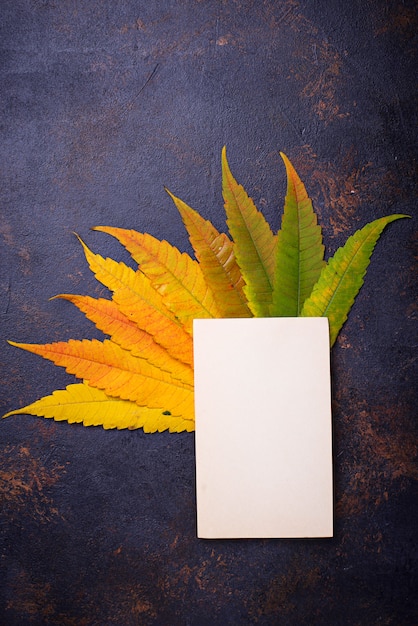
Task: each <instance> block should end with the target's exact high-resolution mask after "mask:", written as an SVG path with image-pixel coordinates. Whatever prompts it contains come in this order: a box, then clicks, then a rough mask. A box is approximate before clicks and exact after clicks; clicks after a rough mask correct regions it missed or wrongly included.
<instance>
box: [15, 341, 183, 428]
mask: <svg viewBox="0 0 418 626" xmlns="http://www.w3.org/2000/svg"><path fill="white" fill-rule="evenodd" d="M9 343H10V344H11V345H12V346H17V347H18V348H22V349H23V350H27V351H28V352H33V353H34V354H38V355H39V356H42V357H43V358H45V359H49V360H50V361H53V362H54V363H55V364H56V365H60V366H62V367H65V369H66V371H67V372H68V373H69V374H74V375H75V376H77V378H81V379H83V380H85V381H86V382H87V383H88V384H89V385H90V386H92V387H97V388H98V389H102V390H103V391H105V393H106V394H108V395H109V396H112V397H117V398H122V400H131V401H133V402H136V403H137V404H139V405H140V406H148V407H149V408H161V407H164V408H165V409H166V410H167V411H170V413H171V414H172V415H176V416H182V417H183V418H184V419H189V420H193V419H194V407H193V386H192V385H189V384H186V383H183V382H181V381H179V380H177V379H175V378H173V377H172V376H171V375H170V374H169V373H167V372H164V371H163V370H161V369H159V368H158V367H155V366H154V365H151V364H150V363H149V362H148V361H147V360H146V359H140V358H138V357H135V356H133V355H132V353H131V352H129V351H127V350H124V349H123V348H121V347H120V346H119V345H118V344H116V343H114V342H113V341H110V340H109V339H105V340H104V341H103V342H100V341H98V340H97V339H92V340H91V341H90V340H87V339H83V340H82V341H77V340H74V339H70V340H69V341H68V342H57V343H50V344H43V345H40V344H29V343H16V342H12V341H10V342H9Z"/></svg>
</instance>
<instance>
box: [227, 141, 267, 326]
mask: <svg viewBox="0 0 418 626" xmlns="http://www.w3.org/2000/svg"><path fill="white" fill-rule="evenodd" d="M222 190H223V196H224V201H225V211H226V215H227V223H228V228H229V231H230V233H231V235H232V238H233V240H234V244H235V245H234V251H235V255H236V258H237V262H238V265H239V267H240V268H241V272H242V276H243V278H244V281H245V287H244V292H245V295H246V296H247V299H248V306H249V308H250V309H251V311H252V313H253V314H254V315H255V316H257V317H268V316H269V315H270V311H269V308H270V304H271V297H272V289H273V277H274V251H275V244H276V238H275V236H274V235H273V233H272V232H271V229H270V226H269V225H268V223H267V222H266V220H265V219H264V216H263V214H262V213H260V211H258V210H257V209H256V207H255V205H254V203H253V201H252V200H251V198H249V197H248V195H247V193H246V191H245V189H244V188H243V187H242V186H241V185H239V184H238V183H237V181H236V180H235V179H234V177H233V176H232V174H231V170H230V169H229V165H228V161H227V159H226V149H225V148H223V150H222Z"/></svg>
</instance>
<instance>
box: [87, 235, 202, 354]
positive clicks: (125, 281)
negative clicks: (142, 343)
mask: <svg viewBox="0 0 418 626" xmlns="http://www.w3.org/2000/svg"><path fill="white" fill-rule="evenodd" d="M80 241H81V240H80ZM81 243H82V245H83V248H84V253H85V255H86V259H87V262H88V264H89V267H90V269H91V270H92V272H93V273H94V275H95V276H96V278H97V280H99V281H100V282H101V283H102V284H103V285H105V286H106V287H107V288H108V289H110V290H112V291H113V299H114V301H115V302H116V304H117V305H118V307H119V309H120V310H121V312H122V313H123V314H124V315H126V317H127V318H128V319H129V320H131V321H132V322H134V323H135V324H136V325H137V326H138V327H139V328H141V329H142V330H144V331H146V332H147V333H149V334H150V335H152V336H153V337H154V340H155V341H156V342H157V343H158V344H160V345H161V346H163V347H164V348H165V349H166V350H167V352H168V353H169V354H171V356H172V357H174V358H175V359H178V360H180V361H182V362H183V363H186V364H187V365H192V364H193V343H192V338H191V336H190V334H188V333H187V332H186V330H185V329H184V328H183V326H182V323H181V322H180V321H179V320H178V319H177V318H176V316H175V315H174V313H172V312H171V311H170V310H169V309H168V308H167V307H166V305H165V303H164V300H163V297H162V296H161V294H160V293H158V291H156V290H155V289H154V288H153V286H152V284H151V282H150V280H149V279H148V278H147V277H146V276H145V274H143V273H142V272H134V270H132V269H131V268H130V267H128V266H127V265H125V264H124V263H117V262H116V261H113V260H112V259H104V258H103V257H102V256H100V254H94V253H93V252H92V251H91V250H89V248H88V247H87V246H86V244H85V243H83V242H82V241H81Z"/></svg>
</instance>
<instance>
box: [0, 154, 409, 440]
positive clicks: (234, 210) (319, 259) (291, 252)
mask: <svg viewBox="0 0 418 626" xmlns="http://www.w3.org/2000/svg"><path fill="white" fill-rule="evenodd" d="M281 156H282V158H283V161H284V163H285V166H286V174H287V194H286V199H285V205H284V213H283V216H282V223H281V228H280V230H279V232H278V233H277V234H274V233H273V232H272V231H271V229H270V226H269V224H268V223H267V222H266V220H265V218H264V217H263V215H262V213H260V211H258V210H257V208H256V207H255V205H254V203H253V201H252V200H251V198H249V196H248V195H247V193H246V191H245V190H244V188H243V187H242V186H241V185H239V184H238V183H237V181H236V180H235V179H234V177H233V175H232V174H231V171H230V168H229V165H228V162H227V158H226V151H225V148H224V150H223V152H222V189H223V196H224V201H225V210H226V216H227V224H228V228H229V232H230V235H231V238H229V237H228V236H227V235H226V234H224V233H219V232H218V231H217V230H216V228H215V227H214V226H213V225H212V224H211V223H210V222H209V221H207V220H205V219H203V218H202V217H201V216H200V215H199V213H197V212H196V211H195V210H193V209H192V208H191V207H189V206H188V205H187V204H185V203H184V202H182V200H180V199H179V198H176V197H175V196H174V195H173V194H171V193H170V192H168V193H169V195H170V196H171V198H172V199H173V201H174V204H175V205H176V207H177V209H178V211H179V212H180V215H181V217H182V219H183V222H184V225H185V227H186V229H187V231H188V234H189V237H190V242H191V244H192V246H193V249H194V251H195V255H196V259H192V258H191V257H190V256H189V255H188V254H185V253H181V252H180V251H179V250H178V249H177V248H175V247H173V246H171V245H170V244H169V243H167V241H159V240H157V239H155V238H154V237H152V236H150V235H148V234H143V233H138V232H136V231H134V230H125V229H121V228H112V227H104V226H99V227H96V228H95V230H98V231H102V232H104V233H108V234H110V235H112V236H113V237H115V238H116V239H117V240H118V241H119V242H120V243H121V244H122V245H123V246H124V247H125V248H126V249H127V250H128V251H129V252H130V254H131V255H132V258H133V259H134V261H135V262H136V263H137V264H138V270H137V271H134V270H133V269H131V268H129V267H128V266H127V265H125V264H124V263H118V262H116V261H114V260H112V259H109V258H103V257H102V256H100V255H98V254H94V253H93V252H92V251H91V250H90V249H89V248H88V247H87V246H86V244H85V243H84V242H82V241H81V240H80V241H81V244H82V246H83V248H84V252H85V255H86V259H87V262H88V264H89V267H90V269H91V270H92V272H93V273H94V275H95V277H96V278H97V280H98V281H100V282H101V283H102V284H103V285H105V286H106V287H107V288H108V289H109V290H110V291H111V292H112V299H111V300H107V299H104V298H97V299H95V298H92V297H90V296H82V295H69V294H61V295H59V296H56V297H57V298H63V299H65V300H68V301H69V302H72V303H73V304H74V305H75V306H76V307H77V308H78V309H80V310H81V311H82V312H83V313H84V314H85V315H86V317H87V318H88V319H90V320H91V321H93V322H94V323H95V324H96V326H97V328H99V329H100V330H101V331H103V332H104V333H105V334H106V335H108V336H109V338H108V339H104V340H103V341H98V340H95V339H93V340H87V339H84V340H82V341H76V340H69V341H68V342H58V343H51V344H45V345H39V344H26V343H15V342H10V343H11V344H12V345H14V346H17V347H19V348H22V349H24V350H28V351H29V352H33V353H35V354H38V355H40V356H42V357H44V358H46V359H50V360H51V361H53V362H54V363H55V364H56V365H60V366H63V367H65V368H66V371H67V372H68V373H70V374H74V375H75V376H76V377H77V378H79V379H81V380H82V382H80V383H78V384H71V385H69V386H68V387H67V388H66V389H65V390H59V391H55V392H54V393H53V394H52V395H51V396H46V397H44V398H42V399H41V400H38V401H37V402H34V403H33V404H30V405H29V406H26V407H24V408H22V409H17V410H15V411H11V412H10V413H7V414H6V415H5V417H7V416H9V415H13V414H19V413H29V414H32V415H39V416H43V417H53V418H54V419H55V420H67V421H68V422H82V423H83V424H84V425H86V426H90V425H102V426H103V427H104V428H129V429H134V428H143V429H144V431H146V432H155V431H162V430H166V429H169V430H170V431H171V432H180V431H184V430H185V431H192V430H193V429H194V397H193V343H192V326H193V319H194V318H219V317H269V316H274V317H279V316H284V317H292V316H320V317H321V316H326V317H328V319H329V325H330V340H331V345H332V344H333V343H334V342H335V339H336V337H337V335H338V332H339V330H340V329H341V327H342V325H343V324H344V322H345V320H346V318H347V315H348V312H349V310H350V308H351V306H352V304H353V302H354V299H355V297H356V295H357V293H358V291H359V289H360V287H361V286H362V284H363V278H364V274H365V272H366V269H367V266H368V264H369V261H370V256H371V254H372V252H373V248H374V246H375V244H376V242H377V240H378V238H379V236H380V234H381V232H382V231H383V229H384V228H385V226H386V225H387V224H388V223H389V222H392V221H394V220H396V219H398V218H400V217H404V216H402V215H391V216H388V217H383V218H381V219H377V220H375V221H373V222H371V223H369V224H367V225H366V226H365V227H364V228H362V229H361V230H359V231H357V232H356V233H355V234H354V235H353V236H351V237H350V238H349V239H348V240H347V242H346V244H345V245H344V246H343V247H341V248H340V249H339V250H338V251H337V252H336V254H335V255H334V256H333V257H332V258H330V259H329V260H328V262H327V263H325V261H324V246H323V243H322V234H321V228H320V226H319V225H318V223H317V218H316V215H315V213H314V211H313V208H312V202H311V201H310V199H309V197H308V195H307V193H306V190H305V187H304V185H303V183H302V181H301V180H300V178H299V176H298V174H297V173H296V171H295V169H294V167H293V166H292V164H291V163H290V161H289V160H288V159H287V157H286V156H285V155H284V154H282V155H281Z"/></svg>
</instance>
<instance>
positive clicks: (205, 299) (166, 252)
mask: <svg viewBox="0 0 418 626" xmlns="http://www.w3.org/2000/svg"><path fill="white" fill-rule="evenodd" d="M94 230H99V231H101V232H104V233H108V234H109V235H112V236H113V237H115V238H116V239H117V240H118V241H120V243H121V244H122V245H123V246H125V248H126V249H127V250H128V251H129V252H130V253H131V255H132V257H133V259H134V260H135V261H136V262H137V263H138V265H139V268H140V270H141V271H142V272H144V274H146V275H147V277H148V278H149V279H150V281H151V283H152V285H153V287H154V288H155V289H157V290H158V291H159V293H160V294H161V296H162V298H163V301H164V303H165V304H166V306H167V307H168V308H169V309H170V311H172V312H173V313H175V315H176V316H177V317H178V319H179V320H180V321H181V322H182V323H183V324H184V327H185V328H186V330H187V331H188V332H190V333H191V332H192V325H193V324H192V322H193V319H194V318H196V317H201V318H207V317H221V315H220V312H219V310H218V308H217V306H216V303H215V299H214V296H213V293H212V291H211V290H210V289H209V287H208V285H207V284H206V282H205V279H204V277H203V274H202V270H201V269H200V266H199V264H198V263H197V261H194V260H193V259H192V258H191V257H190V256H189V255H188V254H186V253H185V252H183V253H182V252H180V250H178V249H177V248H175V247H174V246H172V245H170V244H169V243H167V241H159V240H158V239H155V237H152V236H151V235H148V234H144V233H138V232H136V231H134V230H124V229H123V228H111V227H109V226H96V227H95V228H94Z"/></svg>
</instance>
